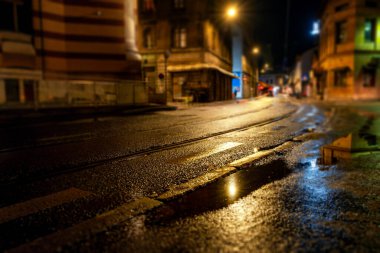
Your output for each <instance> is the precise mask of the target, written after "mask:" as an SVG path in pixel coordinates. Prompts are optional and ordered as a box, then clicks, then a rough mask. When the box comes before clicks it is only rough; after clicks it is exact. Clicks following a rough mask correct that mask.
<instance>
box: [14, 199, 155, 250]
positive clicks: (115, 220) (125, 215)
mask: <svg viewBox="0 0 380 253" xmlns="http://www.w3.org/2000/svg"><path fill="white" fill-rule="evenodd" d="M160 205H162V202H159V201H157V200H154V199H150V198H141V199H138V200H136V201H134V202H131V203H127V204H124V205H122V206H120V207H118V208H116V209H114V210H111V211H109V212H106V213H104V214H101V215H99V216H97V217H95V218H93V219H90V220H87V221H84V222H82V223H79V224H77V225H74V226H72V227H70V228H67V229H64V230H60V231H58V232H55V233H53V234H50V235H47V236H44V237H40V238H38V239H36V240H34V241H32V242H30V243H27V244H23V245H21V246H19V247H16V248H13V249H10V250H8V251H7V252H8V253H28V252H31V253H34V252H39V253H44V252H56V251H57V250H58V249H62V246H64V245H66V244H67V243H70V244H73V243H78V242H80V241H83V240H85V239H86V238H88V236H89V235H93V234H97V233H101V232H103V231H107V230H108V229H109V228H111V227H113V226H116V225H118V224H121V223H123V222H125V221H127V220H128V219H131V218H133V217H134V216H137V215H139V214H142V213H145V212H147V211H149V210H151V209H153V208H156V207H158V206H160ZM47 242H48V243H47Z"/></svg>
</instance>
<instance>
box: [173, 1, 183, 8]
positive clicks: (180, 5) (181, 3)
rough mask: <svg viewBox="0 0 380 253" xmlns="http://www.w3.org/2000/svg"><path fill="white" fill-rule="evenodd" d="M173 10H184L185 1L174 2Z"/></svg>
mask: <svg viewBox="0 0 380 253" xmlns="http://www.w3.org/2000/svg"><path fill="white" fill-rule="evenodd" d="M174 8H175V9H184V8H185V0H174Z"/></svg>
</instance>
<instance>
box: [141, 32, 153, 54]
mask: <svg viewBox="0 0 380 253" xmlns="http://www.w3.org/2000/svg"><path fill="white" fill-rule="evenodd" d="M143 37H144V48H148V49H151V48H153V47H154V43H153V33H152V29H151V28H146V29H145V30H144V34H143Z"/></svg>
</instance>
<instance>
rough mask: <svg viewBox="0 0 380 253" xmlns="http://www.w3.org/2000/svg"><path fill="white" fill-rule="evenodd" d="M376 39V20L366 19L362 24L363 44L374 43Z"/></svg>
mask: <svg viewBox="0 0 380 253" xmlns="http://www.w3.org/2000/svg"><path fill="white" fill-rule="evenodd" d="M375 38H376V19H367V20H366V21H365V23H364V40H365V42H374V41H375Z"/></svg>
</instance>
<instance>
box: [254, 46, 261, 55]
mask: <svg viewBox="0 0 380 253" xmlns="http://www.w3.org/2000/svg"><path fill="white" fill-rule="evenodd" d="M252 52H253V54H255V55H257V54H259V53H260V48H258V47H254V48H253V50H252Z"/></svg>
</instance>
